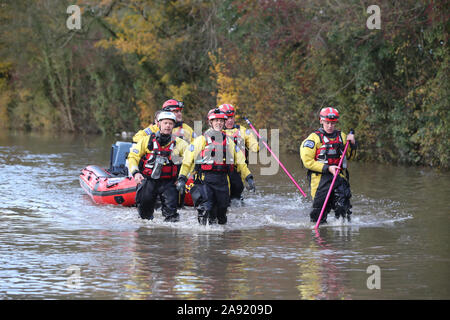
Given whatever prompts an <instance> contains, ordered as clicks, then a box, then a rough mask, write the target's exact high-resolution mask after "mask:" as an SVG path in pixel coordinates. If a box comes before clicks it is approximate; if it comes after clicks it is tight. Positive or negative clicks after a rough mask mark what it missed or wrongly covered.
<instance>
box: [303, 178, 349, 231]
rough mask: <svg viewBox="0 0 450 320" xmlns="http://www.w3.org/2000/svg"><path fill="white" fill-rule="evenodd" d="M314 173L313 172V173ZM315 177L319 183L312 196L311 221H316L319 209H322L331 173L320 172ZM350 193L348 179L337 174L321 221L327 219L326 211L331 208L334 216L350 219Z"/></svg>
mask: <svg viewBox="0 0 450 320" xmlns="http://www.w3.org/2000/svg"><path fill="white" fill-rule="evenodd" d="M313 175H314V174H313ZM316 178H319V179H320V182H319V185H318V187H317V190H316V193H315V196H314V198H313V205H312V207H313V208H312V211H311V213H310V218H311V221H313V222H317V219H319V215H320V211H321V210H322V206H323V203H324V202H325V198H326V196H327V193H328V190H329V189H330V186H331V182H332V181H333V175H331V174H320V175H317V176H316ZM351 197H352V193H351V190H350V184H349V183H348V181H347V180H346V179H345V178H343V177H342V176H341V175H339V176H338V177H337V178H336V181H335V183H334V186H333V191H332V192H331V194H330V198H329V199H328V202H327V206H326V208H325V210H324V212H323V215H322V219H321V220H320V221H321V223H324V222H326V221H327V216H328V213H329V212H330V211H331V209H333V210H334V212H335V216H336V218H339V217H342V218H347V219H348V220H350V215H351V214H352V212H351V210H350V209H351V208H352V205H351V203H350V198H351Z"/></svg>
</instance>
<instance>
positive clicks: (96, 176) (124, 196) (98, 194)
mask: <svg viewBox="0 0 450 320" xmlns="http://www.w3.org/2000/svg"><path fill="white" fill-rule="evenodd" d="M80 185H81V187H82V188H83V190H84V191H85V192H86V193H87V194H88V195H89V196H90V197H91V198H92V200H93V201H94V202H95V203H100V204H121V205H123V206H132V205H134V204H135V203H136V201H135V197H136V182H135V181H134V179H133V178H132V177H128V176H122V177H118V176H114V175H112V174H111V173H109V172H108V171H106V170H105V169H103V168H101V167H99V166H87V167H86V168H84V169H83V170H82V171H81V174H80Z"/></svg>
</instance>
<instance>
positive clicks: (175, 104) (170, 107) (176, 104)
mask: <svg viewBox="0 0 450 320" xmlns="http://www.w3.org/2000/svg"><path fill="white" fill-rule="evenodd" d="M183 107H184V103H183V102H182V101H178V100H175V99H170V100H167V101H166V102H164V104H163V106H162V110H163V111H175V110H183Z"/></svg>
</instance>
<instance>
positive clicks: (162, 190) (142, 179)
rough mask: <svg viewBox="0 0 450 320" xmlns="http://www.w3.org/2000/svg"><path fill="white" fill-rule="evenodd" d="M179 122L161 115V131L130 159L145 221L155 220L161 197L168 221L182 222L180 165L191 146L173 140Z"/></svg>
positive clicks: (141, 142)
mask: <svg viewBox="0 0 450 320" xmlns="http://www.w3.org/2000/svg"><path fill="white" fill-rule="evenodd" d="M175 122H176V117H175V115H174V114H173V113H172V112H161V113H160V114H159V115H158V127H159V131H158V132H156V133H152V134H150V135H148V136H145V137H143V138H142V139H141V140H139V142H138V143H136V144H135V145H134V147H133V148H132V149H131V151H130V153H129V155H128V171H129V172H130V173H131V175H132V176H133V177H134V179H135V181H136V183H137V185H138V187H137V191H136V204H137V209H138V213H139V215H140V217H141V218H142V219H149V220H152V219H153V212H154V209H155V204H156V199H157V197H158V196H159V197H160V198H161V205H162V208H161V210H162V214H163V216H164V217H165V220H164V221H170V222H176V221H178V220H179V214H178V212H177V204H178V190H177V189H176V187H175V182H176V180H177V176H178V164H180V163H181V162H182V157H183V154H184V152H185V151H186V149H187V147H188V143H187V142H186V141H184V140H183V139H180V138H178V137H176V138H175V137H173V136H172V129H173V127H174V125H175Z"/></svg>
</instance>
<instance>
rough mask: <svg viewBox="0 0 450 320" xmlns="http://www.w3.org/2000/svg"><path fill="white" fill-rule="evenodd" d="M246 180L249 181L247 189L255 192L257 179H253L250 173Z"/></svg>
mask: <svg viewBox="0 0 450 320" xmlns="http://www.w3.org/2000/svg"><path fill="white" fill-rule="evenodd" d="M245 181H247V190H248V191H252V192H255V191H256V188H255V181H253V176H252V175H251V174H249V175H248V176H247V178H245Z"/></svg>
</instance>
